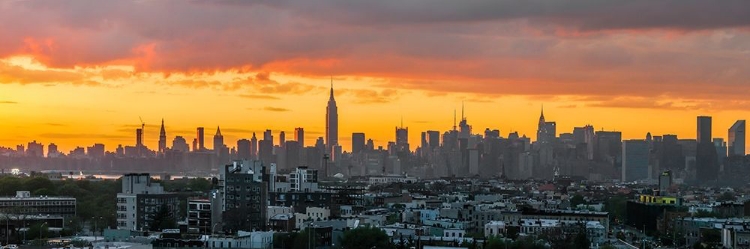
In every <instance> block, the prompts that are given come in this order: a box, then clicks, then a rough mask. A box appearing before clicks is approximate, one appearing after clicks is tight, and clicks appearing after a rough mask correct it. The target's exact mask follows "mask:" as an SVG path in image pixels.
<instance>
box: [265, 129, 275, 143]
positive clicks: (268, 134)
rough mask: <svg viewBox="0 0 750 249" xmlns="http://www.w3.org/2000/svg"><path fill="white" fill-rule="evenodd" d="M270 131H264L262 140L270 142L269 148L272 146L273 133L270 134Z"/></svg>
mask: <svg viewBox="0 0 750 249" xmlns="http://www.w3.org/2000/svg"><path fill="white" fill-rule="evenodd" d="M271 132H272V131H271V130H266V131H264V132H263V140H268V141H270V142H271V146H273V133H271Z"/></svg>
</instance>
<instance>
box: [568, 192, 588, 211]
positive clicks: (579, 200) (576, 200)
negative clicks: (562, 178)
mask: <svg viewBox="0 0 750 249" xmlns="http://www.w3.org/2000/svg"><path fill="white" fill-rule="evenodd" d="M580 204H586V200H584V199H583V196H582V195H579V194H576V195H574V196H573V198H570V207H571V208H576V207H578V205H580Z"/></svg>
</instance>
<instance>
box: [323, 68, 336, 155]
mask: <svg viewBox="0 0 750 249" xmlns="http://www.w3.org/2000/svg"><path fill="white" fill-rule="evenodd" d="M338 144H339V114H338V107H337V106H336V99H334V98H333V77H332V78H331V95H330V97H329V98H328V106H327V107H326V152H325V153H327V154H332V149H333V147H334V146H336V145H338Z"/></svg>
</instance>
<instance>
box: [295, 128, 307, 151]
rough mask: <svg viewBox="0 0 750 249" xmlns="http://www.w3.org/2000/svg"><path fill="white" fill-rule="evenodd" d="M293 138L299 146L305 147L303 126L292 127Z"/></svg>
mask: <svg viewBox="0 0 750 249" xmlns="http://www.w3.org/2000/svg"><path fill="white" fill-rule="evenodd" d="M294 140H295V141H297V142H298V143H299V147H300V148H305V128H302V127H297V128H294Z"/></svg>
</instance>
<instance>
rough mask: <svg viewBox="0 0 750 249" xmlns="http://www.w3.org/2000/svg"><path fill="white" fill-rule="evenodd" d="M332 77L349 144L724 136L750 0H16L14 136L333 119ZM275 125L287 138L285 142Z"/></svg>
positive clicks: (6, 128)
mask: <svg viewBox="0 0 750 249" xmlns="http://www.w3.org/2000/svg"><path fill="white" fill-rule="evenodd" d="M331 78H332V79H333V85H334V88H335V93H336V100H337V102H338V108H339V130H340V134H339V137H340V139H339V140H340V143H341V144H342V146H343V147H344V149H345V150H349V148H350V147H351V142H350V137H351V133H352V132H364V133H366V135H367V137H368V138H372V139H373V140H374V141H375V144H376V145H382V146H385V145H386V144H387V142H388V141H392V140H395V127H396V126H399V125H400V124H401V120H402V119H403V125H404V126H407V127H408V128H409V131H410V132H409V136H410V137H409V140H410V143H411V144H412V148H414V147H416V146H417V145H418V144H419V139H420V137H419V136H420V135H419V134H420V133H421V132H422V131H426V130H439V131H445V130H448V129H451V128H452V126H453V118H454V111H457V112H458V116H459V119H460V116H461V108H462V103H463V105H464V106H465V116H466V118H467V119H468V122H469V123H470V124H471V125H472V126H473V129H474V133H482V132H483V131H484V129H485V128H491V129H499V130H500V131H501V134H503V136H507V134H508V133H509V132H512V131H518V132H519V133H520V134H522V135H523V134H526V135H527V136H529V137H531V138H535V133H536V124H537V121H538V118H539V112H540V109H541V107H542V105H543V106H544V111H545V117H546V118H547V119H548V120H553V121H556V122H557V126H558V127H557V129H558V130H557V131H558V133H563V132H572V129H573V127H578V126H584V125H586V124H591V125H593V126H594V128H595V129H596V130H618V131H622V133H623V137H624V138H627V139H640V138H645V135H646V133H647V132H651V133H652V134H654V135H661V134H677V135H678V136H679V137H681V138H695V136H696V135H695V134H696V116H698V115H710V116H713V135H714V137H722V138H726V137H727V129H728V128H729V127H730V126H731V125H732V123H734V121H735V120H738V119H747V117H748V114H750V112H749V111H748V106H749V105H748V104H750V100H748V99H747V96H750V1H744V0H727V1H721V2H713V1H692V0H665V1H658V2H654V1H645V0H644V1H639V0H636V1H627V2H623V1H608V0H604V1H602V0H559V1H543V0H527V1H512V0H465V1H454V0H412V1H400V0H380V1H356V0H355V1H352V0H346V1H344V0H311V1H288V0H276V1H220V0H211V1H209V0H192V1H183V0H179V1H178V0H164V1H75V0H73V1H51V0H50V1H26V0H8V1H0V146H8V147H10V146H15V145H17V144H26V143H28V142H29V141H32V140H36V141H38V142H41V143H43V144H49V143H56V144H57V145H58V146H59V147H60V149H61V150H62V151H66V152H67V151H69V150H71V149H73V148H74V147H75V146H90V145H92V144H94V143H104V144H105V145H106V149H107V150H113V149H114V148H115V147H116V146H117V145H118V144H122V145H133V144H135V129H136V128H137V127H140V125H141V121H140V120H141V119H142V120H143V121H144V122H145V124H146V128H145V143H146V145H147V146H149V147H151V148H156V147H157V146H156V144H157V140H158V131H159V130H158V129H159V124H160V122H161V120H162V119H164V120H165V125H166V128H167V135H168V146H171V141H172V139H173V138H174V136H177V135H180V136H183V137H185V138H186V139H187V140H188V141H192V139H193V138H194V137H195V128H196V127H199V126H201V127H206V131H207V132H206V135H207V138H206V139H207V140H208V141H209V142H208V144H207V146H208V147H211V146H212V145H211V141H212V140H211V139H210V136H212V135H213V134H214V132H215V129H216V127H217V126H221V128H222V129H221V130H222V134H223V135H224V139H225V142H226V143H227V144H228V145H229V146H230V147H232V146H236V140H237V139H240V138H250V137H251V136H252V133H253V132H256V133H258V136H260V137H262V135H261V133H262V131H263V130H266V129H271V130H273V131H274V137H275V138H276V139H278V132H279V131H285V132H286V133H287V139H292V138H293V135H292V133H293V130H294V128H295V127H304V128H305V131H306V144H313V143H314V139H316V138H317V137H321V136H323V135H324V129H325V105H326V103H327V100H328V90H329V87H330V84H331ZM276 142H277V141H276Z"/></svg>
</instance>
